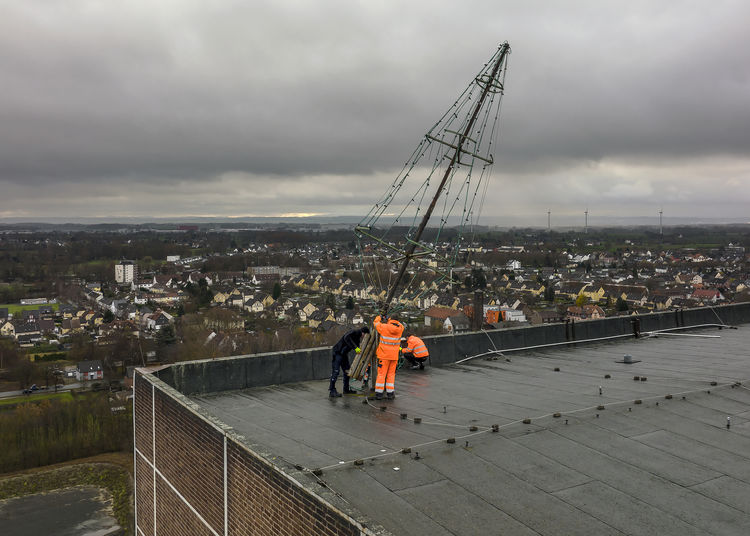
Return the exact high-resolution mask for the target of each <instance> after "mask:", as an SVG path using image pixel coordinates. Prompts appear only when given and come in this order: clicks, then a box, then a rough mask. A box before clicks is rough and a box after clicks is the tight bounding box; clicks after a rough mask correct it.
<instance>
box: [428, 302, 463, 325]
mask: <svg viewBox="0 0 750 536" xmlns="http://www.w3.org/2000/svg"><path fill="white" fill-rule="evenodd" d="M458 315H463V316H466V315H465V314H464V313H462V312H461V311H457V310H456V309H451V308H450V307H439V306H437V305H433V306H432V307H430V308H429V309H427V310H426V311H425V313H424V325H425V326H427V327H440V326H444V325H445V321H446V320H447V319H448V318H451V317H454V316H458ZM467 320H468V317H467Z"/></svg>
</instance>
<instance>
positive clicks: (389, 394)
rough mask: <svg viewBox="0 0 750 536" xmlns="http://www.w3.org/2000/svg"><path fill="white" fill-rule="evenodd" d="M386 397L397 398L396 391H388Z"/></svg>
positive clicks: (389, 398)
mask: <svg viewBox="0 0 750 536" xmlns="http://www.w3.org/2000/svg"><path fill="white" fill-rule="evenodd" d="M385 397H386V398H387V399H388V400H393V399H394V398H396V393H386V395H385Z"/></svg>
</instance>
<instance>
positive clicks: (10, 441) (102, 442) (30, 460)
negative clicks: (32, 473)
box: [0, 393, 133, 473]
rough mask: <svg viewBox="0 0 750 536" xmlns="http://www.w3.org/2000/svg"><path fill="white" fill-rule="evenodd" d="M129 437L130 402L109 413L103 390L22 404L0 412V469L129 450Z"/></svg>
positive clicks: (107, 398) (19, 468)
mask: <svg viewBox="0 0 750 536" xmlns="http://www.w3.org/2000/svg"><path fill="white" fill-rule="evenodd" d="M132 438H133V413H132V404H131V403H130V402H128V403H127V405H126V406H125V407H124V409H123V410H119V411H115V412H113V411H112V409H111V408H110V402H109V397H108V394H107V393H88V394H86V395H77V396H74V399H73V400H72V401H66V402H61V401H58V400H54V401H53V400H42V401H40V402H38V403H34V402H28V403H24V404H21V405H19V406H18V407H17V408H16V409H15V410H10V411H3V412H0V445H2V446H3V455H2V456H0V473H7V472H11V471H18V470H22V469H28V468H30V467H40V466H43V465H50V464H53V463H60V462H64V461H67V460H73V459H76V458H85V457H88V456H94V455H96V454H101V453H104V452H114V451H123V452H127V451H132V448H133V444H132Z"/></svg>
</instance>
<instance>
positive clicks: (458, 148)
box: [381, 43, 510, 314]
mask: <svg viewBox="0 0 750 536" xmlns="http://www.w3.org/2000/svg"><path fill="white" fill-rule="evenodd" d="M509 51H510V45H508V43H504V44H503V45H502V46H501V49H500V54H499V55H498V57H497V59H496V60H495V64H494V65H493V67H492V72H491V74H490V75H489V77H488V78H487V79H486V80H485V81H484V87H483V88H482V93H481V95H480V97H479V100H478V101H477V103H476V105H475V106H474V111H473V112H472V114H471V118H470V119H469V122H468V124H467V125H466V128H465V129H464V131H463V133H461V134H460V136H459V138H458V140H457V142H456V144H455V150H454V152H453V156H452V157H451V159H450V163H449V164H448V166H447V167H446V169H445V172H444V173H443V177H442V180H441V181H440V184H439V185H438V187H437V190H436V191H435V195H434V196H433V198H432V201H431V202H430V205H429V207H428V208H427V211H426V212H425V214H424V216H423V217H422V221H421V223H420V224H419V227H418V228H417V230H416V232H415V233H414V237H413V238H412V239H411V241H410V242H409V245H408V246H407V248H406V250H405V251H404V255H403V256H404V258H403V261H402V263H401V268H400V269H399V271H398V274H397V275H396V279H395V280H394V281H393V282H392V284H391V286H390V289H389V290H388V294H387V296H386V298H385V301H384V302H383V307H382V310H381V314H385V313H386V312H387V311H388V307H389V306H390V303H391V301H392V300H393V298H394V297H395V296H396V293H397V292H398V289H399V286H400V285H401V281H402V279H403V277H404V274H405V273H406V269H407V268H408V266H409V262H410V261H411V259H412V256H413V255H414V251H415V250H416V248H417V245H418V243H419V239H420V238H421V237H422V233H423V232H424V229H425V227H427V222H428V221H429V220H430V216H432V212H433V210H435V205H436V204H437V202H438V199H439V197H440V194H441V193H442V192H443V188H444V187H445V183H446V182H447V180H448V177H450V176H451V173H452V172H453V169H454V168H455V166H456V163H457V162H459V161H460V158H461V153H462V152H465V151H464V150H463V146H464V143H465V142H466V140H467V139H470V138H469V134H470V133H471V131H472V129H473V128H474V124H475V123H476V120H477V117H478V116H479V111H480V110H481V109H482V105H483V104H484V101H485V99H486V98H487V95H488V94H489V93H490V90H491V89H492V87H493V83H495V82H497V75H498V73H499V71H500V66H501V65H502V63H503V61H504V60H505V57H506V56H507V55H508V52H509ZM433 141H439V140H437V139H435V138H433Z"/></svg>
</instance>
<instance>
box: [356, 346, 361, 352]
mask: <svg viewBox="0 0 750 536" xmlns="http://www.w3.org/2000/svg"><path fill="white" fill-rule="evenodd" d="M354 351H355V352H356V353H360V352H361V351H362V350H360V349H359V346H357V347H356V348H355V349H354Z"/></svg>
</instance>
